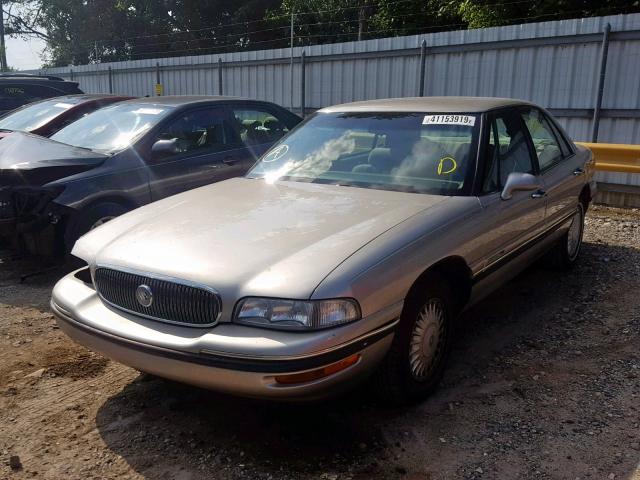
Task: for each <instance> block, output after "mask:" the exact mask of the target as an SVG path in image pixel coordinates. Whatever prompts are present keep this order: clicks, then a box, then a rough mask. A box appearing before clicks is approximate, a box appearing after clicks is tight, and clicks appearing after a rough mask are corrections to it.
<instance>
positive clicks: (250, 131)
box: [232, 107, 289, 145]
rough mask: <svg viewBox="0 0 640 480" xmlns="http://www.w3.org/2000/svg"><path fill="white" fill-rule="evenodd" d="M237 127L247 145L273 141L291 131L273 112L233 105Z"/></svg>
mask: <svg viewBox="0 0 640 480" xmlns="http://www.w3.org/2000/svg"><path fill="white" fill-rule="evenodd" d="M232 110H233V114H234V116H235V119H236V123H237V125H236V127H237V130H238V131H239V132H240V137H241V138H242V141H243V143H244V144H245V145H259V144H261V143H273V142H275V141H276V140H279V139H280V138H281V137H282V136H283V135H284V134H285V133H287V132H288V131H289V129H288V128H287V126H286V124H285V122H283V120H282V119H280V118H278V117H277V116H276V115H274V114H273V113H271V112H269V111H267V110H262V109H260V108H259V107H256V108H235V107H232Z"/></svg>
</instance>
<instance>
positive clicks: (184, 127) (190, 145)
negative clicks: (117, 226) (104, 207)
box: [146, 106, 244, 200]
mask: <svg viewBox="0 0 640 480" xmlns="http://www.w3.org/2000/svg"><path fill="white" fill-rule="evenodd" d="M158 140H175V142H176V146H177V151H176V152H174V153H172V154H168V155H162V156H157V155H154V154H153V153H152V147H153V144H154V143H155V142H157V141H158ZM243 150H244V148H243V146H242V145H241V143H240V139H239V138H238V136H237V134H236V132H235V131H234V129H233V128H232V126H231V123H230V118H229V111H228V110H227V109H226V108H225V107H224V106H212V107H200V108H194V109H191V110H184V111H181V112H179V113H178V114H176V115H174V116H172V117H170V118H169V119H167V120H166V121H165V122H163V124H162V125H161V126H160V128H159V129H158V130H157V131H156V133H155V134H153V135H152V137H151V139H150V140H149V141H148V142H147V146H146V151H147V157H148V158H149V161H148V165H149V170H150V188H151V195H152V198H153V199H154V200H157V199H159V198H164V197H167V196H169V195H174V194H176V193H179V192H183V191H185V190H190V189H192V188H196V187H200V186H202V185H207V184H209V183H214V182H218V181H221V180H225V179H227V178H231V177H235V176H238V175H241V174H242V173H244V169H243V168H242V165H241V163H240V159H241V156H242V155H243Z"/></svg>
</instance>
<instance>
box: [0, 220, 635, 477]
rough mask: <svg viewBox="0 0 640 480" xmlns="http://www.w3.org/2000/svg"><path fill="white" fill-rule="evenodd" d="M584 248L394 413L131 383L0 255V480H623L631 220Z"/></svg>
mask: <svg viewBox="0 0 640 480" xmlns="http://www.w3.org/2000/svg"><path fill="white" fill-rule="evenodd" d="M585 241H586V243H585V245H584V250H583V252H582V259H581V262H580V264H579V266H578V267H577V268H576V269H574V270H573V271H572V272H570V273H566V274H558V273H555V272H549V271H547V270H545V269H544V268H542V267H540V266H536V267H533V268H531V269H530V270H529V271H527V272H525V273H524V274H523V275H521V276H520V277H519V278H518V279H517V280H515V281H513V282H512V283H511V284H509V285H508V286H506V287H504V288H503V289H501V290H500V291H499V292H498V293H497V294H495V295H494V296H492V297H491V298H489V299H488V300H487V301H485V302H483V303H482V304H480V305H478V306H476V307H474V308H473V309H472V310H471V311H469V312H468V313H466V314H465V315H464V317H463V318H462V319H461V321H460V329H459V330H460V333H459V334H458V336H457V339H456V342H455V347H454V352H453V358H452V361H451V365H450V367H449V369H448V371H447V373H446V376H445V381H444V384H443V385H442V387H441V388H440V390H439V391H438V392H437V393H436V394H435V395H434V396H433V397H431V398H430V399H429V400H428V401H426V402H424V403H423V404H421V405H417V406H414V407H412V408H406V409H389V408H385V407H382V406H379V405H376V404H375V403H374V402H373V401H371V400H370V399H369V398H368V396H367V393H366V391H364V390H359V391H357V392H354V393H353V394H352V395H350V396H349V397H347V398H342V399H338V400H334V401H331V402H325V403H323V404H321V405H298V406H286V405H285V406H283V405H273V404H264V403H260V402H250V401H244V400H237V399H231V398H227V397H222V396H219V395H216V394H213V393H210V392H206V391H201V390H197V389H194V388H190V387H185V386H180V385H176V384H172V383H169V382H165V381H163V380H158V379H155V378H151V377H148V376H144V375H140V374H138V373H137V372H135V371H134V370H131V369H129V368H127V367H124V366H121V365H118V364H115V363H113V362H111V361H108V360H106V359H104V358H102V357H100V356H98V355H95V354H92V353H90V352H88V351H87V350H85V349H83V348H82V347H79V346H77V345H75V344H73V343H72V342H71V341H69V340H67V338H65V336H64V335H63V334H62V333H61V332H60V331H59V330H58V329H57V328H56V325H55V322H54V319H53V317H52V315H51V314H50V313H49V309H48V301H49V292H50V289H51V287H52V285H53V283H54V282H55V279H56V278H57V277H58V276H59V275H60V272H54V273H51V274H48V275H44V276H40V277H36V278H33V279H30V280H28V281H27V283H26V284H25V285H20V284H19V276H20V274H23V273H28V272H29V271H33V270H34V269H37V268H38V267H39V265H37V264H36V263H35V262H34V261H33V260H24V259H23V260H19V259H11V258H10V257H9V256H8V254H7V253H6V252H4V253H3V254H2V255H4V256H3V257H2V260H1V263H0V478H3V479H4V478H8V479H13V478H33V477H35V478H50V479H56V480H57V479H86V478H96V479H103V478H118V479H123V478H136V479H137V478H150V479H182V480H189V479H204V478H212V479H234V478H247V479H311V478H315V479H325V480H332V479H354V480H355V479H362V480H364V479H367V480H368V479H371V478H403V479H412V480H418V479H445V478H446V479H450V478H464V479H512V478H521V479H551V478H553V479H570V480H575V479H578V478H579V479H588V478H593V479H627V480H640V446H639V444H640V425H639V422H640V289H639V286H640V212H638V211H635V212H634V211H621V210H611V209H604V208H596V209H594V210H592V211H591V212H590V213H589V216H588V219H587V230H586V239H585ZM15 456H17V457H19V463H20V464H21V467H20V466H19V465H18V462H17V460H18V459H16V458H13V460H11V457H15ZM12 467H13V468H12Z"/></svg>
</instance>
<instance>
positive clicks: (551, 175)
mask: <svg viewBox="0 0 640 480" xmlns="http://www.w3.org/2000/svg"><path fill="white" fill-rule="evenodd" d="M520 114H521V115H522V118H523V120H524V122H525V125H526V126H527V130H528V132H529V134H530V136H531V141H532V143H533V147H534V150H535V152H536V157H537V160H538V164H539V166H540V174H541V176H542V179H543V181H544V184H545V191H546V194H547V223H548V224H549V225H553V224H554V223H555V222H556V221H559V220H561V219H562V218H564V217H566V216H568V215H571V214H572V213H573V211H574V210H575V207H576V204H577V201H578V196H579V195H580V190H581V189H582V187H583V185H584V179H583V178H581V175H582V173H584V172H583V170H582V168H581V167H582V165H581V164H580V160H579V159H578V158H577V156H576V155H575V152H574V151H573V147H572V146H571V145H570V144H569V142H567V141H566V139H565V138H564V137H563V136H562V134H561V133H560V131H559V129H558V128H557V127H556V126H555V124H554V123H553V122H552V120H551V119H550V118H549V117H548V116H547V115H546V114H545V113H544V112H543V111H542V110H540V109H538V108H535V107H527V108H522V109H521V110H520Z"/></svg>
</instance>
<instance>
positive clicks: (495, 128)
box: [483, 111, 534, 193]
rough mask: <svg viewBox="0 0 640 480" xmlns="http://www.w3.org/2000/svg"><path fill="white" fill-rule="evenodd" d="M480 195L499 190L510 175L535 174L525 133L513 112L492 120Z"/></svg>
mask: <svg viewBox="0 0 640 480" xmlns="http://www.w3.org/2000/svg"><path fill="white" fill-rule="evenodd" d="M486 159H487V160H486V163H485V165H486V169H485V177H484V182H483V192H485V193H490V192H495V191H497V190H499V189H500V188H502V187H503V186H504V184H505V182H506V181H507V177H508V176H509V174H510V173H513V172H523V173H534V168H533V163H532V161H531V160H532V159H531V154H530V152H529V147H528V146H527V139H526V135H525V130H524V127H523V124H522V122H521V121H520V118H518V115H517V114H516V113H515V112H511V111H508V112H505V113H499V114H497V115H496V116H495V117H494V118H493V119H492V121H491V127H490V132H489V144H488V148H487V154H486Z"/></svg>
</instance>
